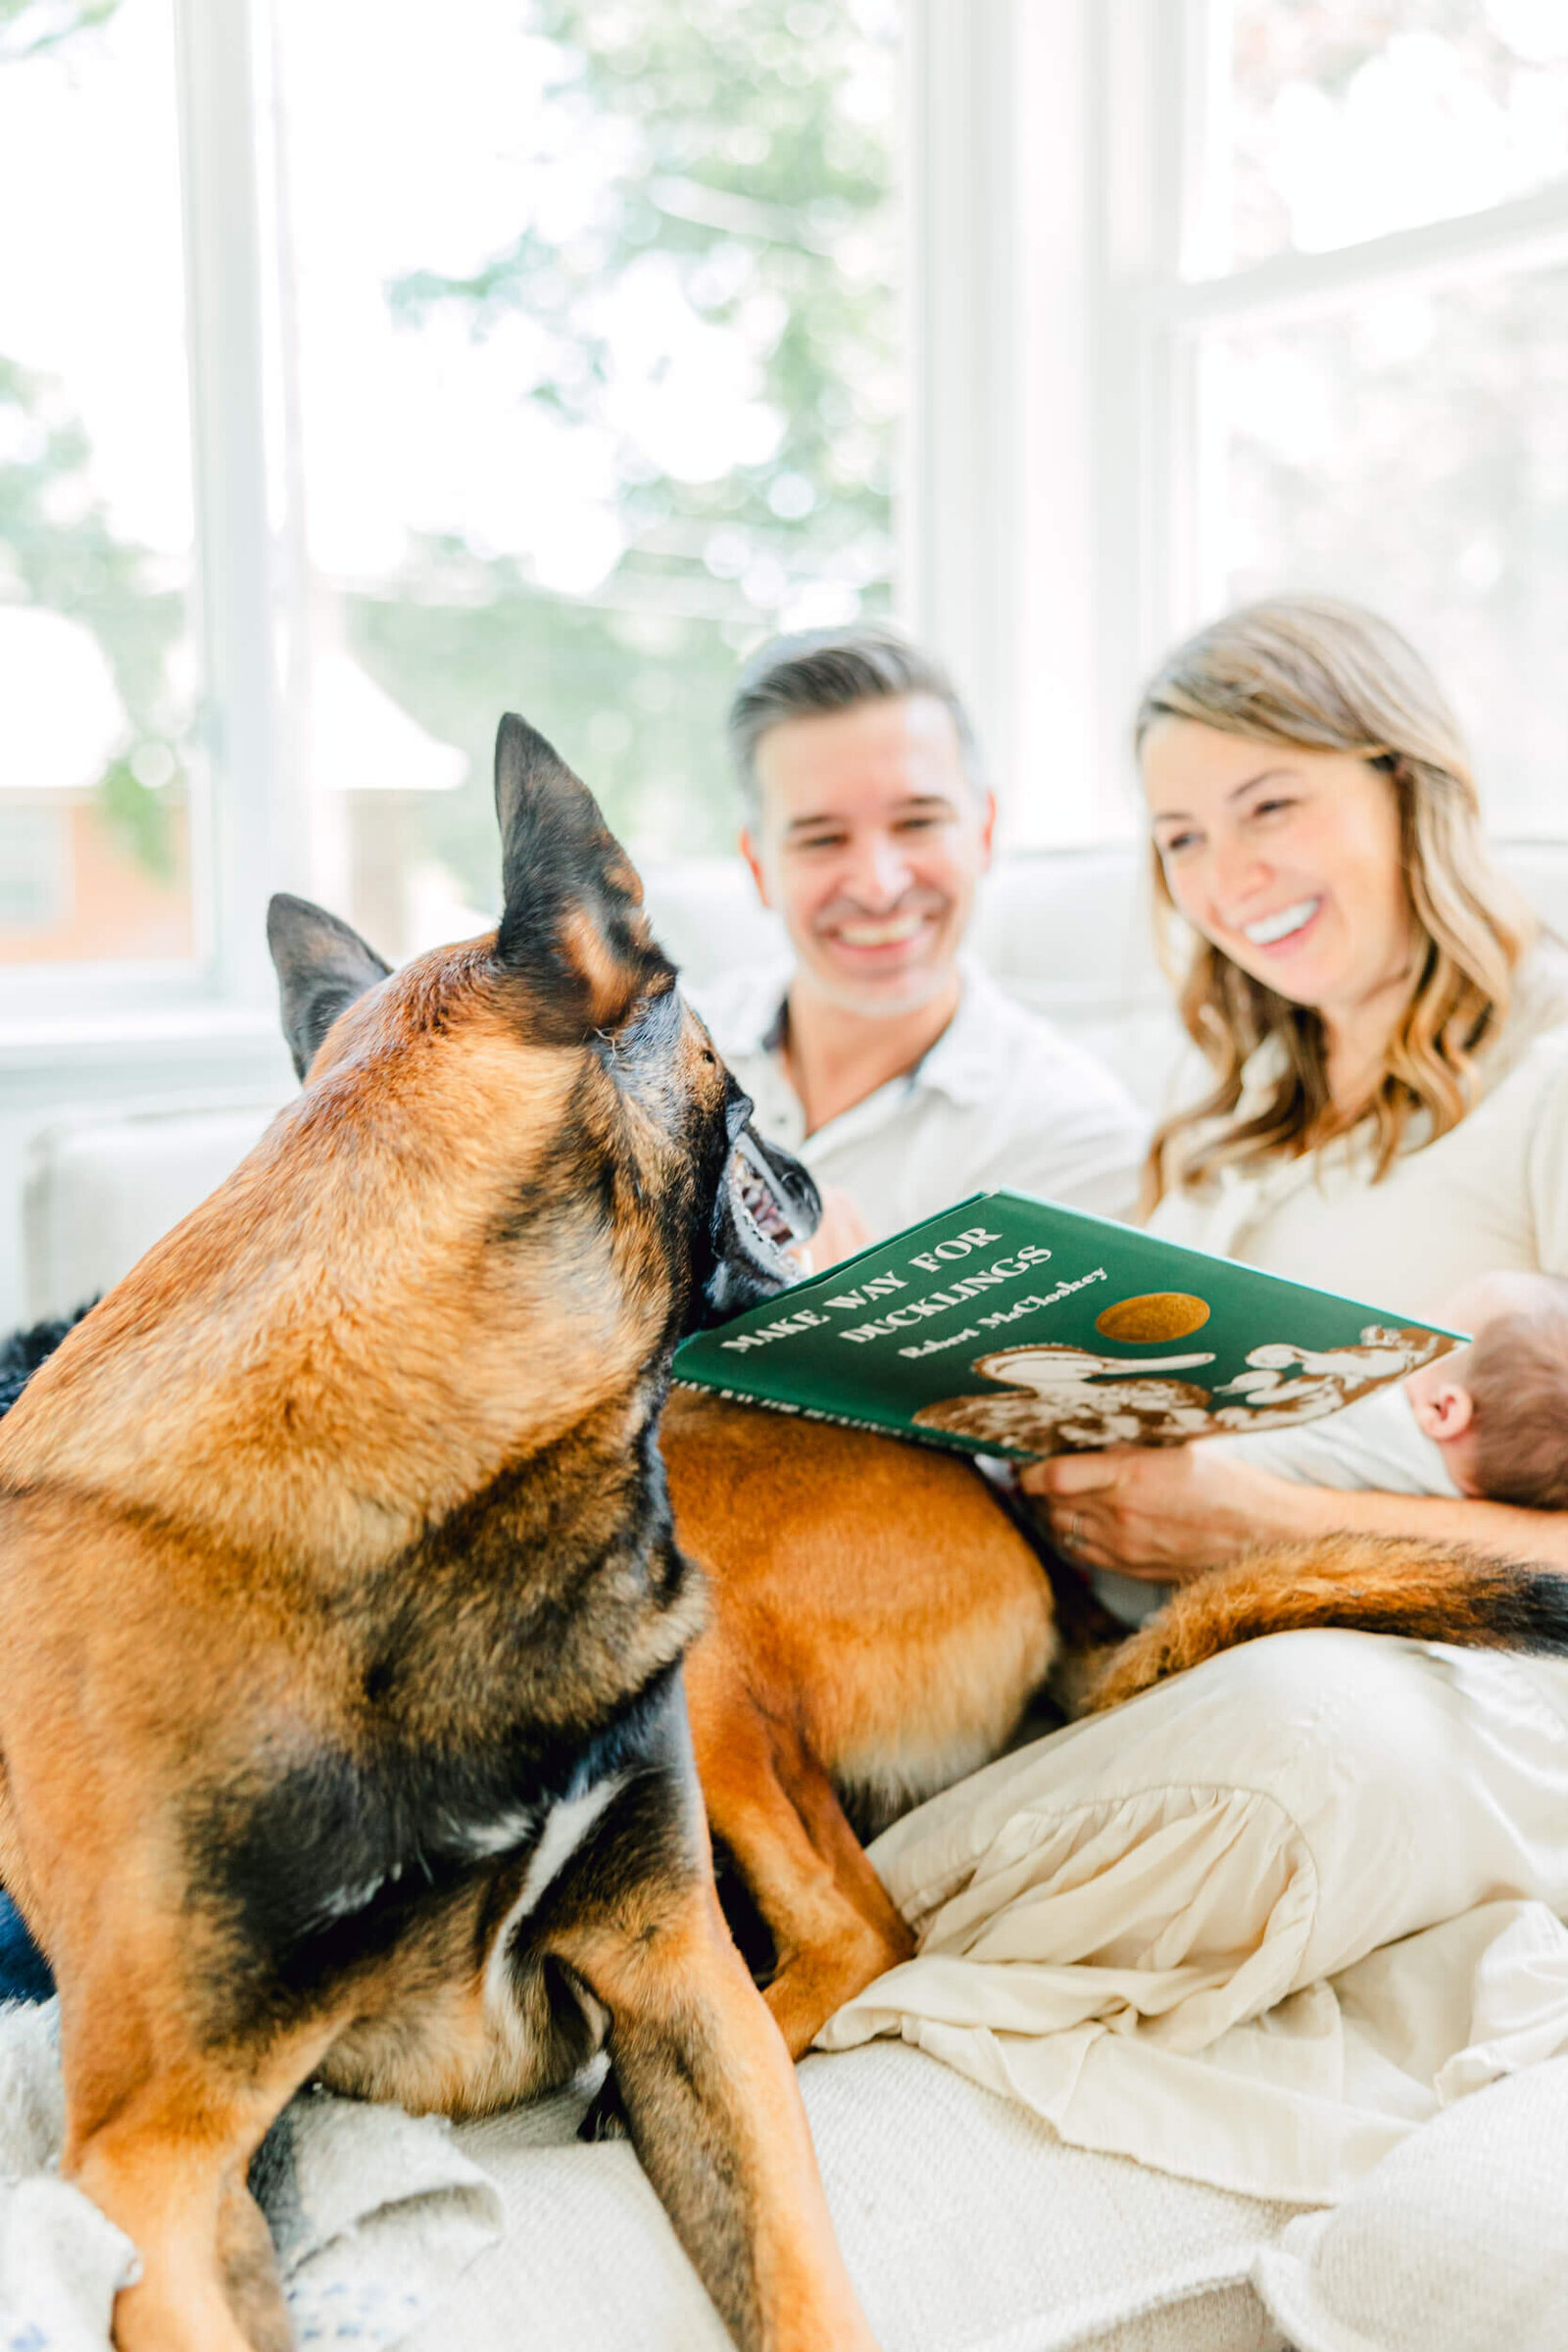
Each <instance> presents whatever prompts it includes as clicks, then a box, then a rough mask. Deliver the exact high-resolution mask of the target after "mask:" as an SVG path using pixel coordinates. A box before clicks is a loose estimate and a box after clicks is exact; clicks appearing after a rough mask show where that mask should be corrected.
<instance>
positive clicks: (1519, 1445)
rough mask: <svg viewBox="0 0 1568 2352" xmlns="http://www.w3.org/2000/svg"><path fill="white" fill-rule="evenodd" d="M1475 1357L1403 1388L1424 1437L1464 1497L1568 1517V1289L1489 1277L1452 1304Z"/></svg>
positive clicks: (1439, 1364)
mask: <svg viewBox="0 0 1568 2352" xmlns="http://www.w3.org/2000/svg"><path fill="white" fill-rule="evenodd" d="M1446 1317H1447V1320H1448V1321H1449V1322H1451V1323H1457V1324H1458V1325H1459V1327H1460V1329H1461V1330H1469V1331H1472V1332H1474V1334H1475V1337H1474V1339H1473V1340H1472V1341H1471V1342H1470V1345H1469V1347H1468V1348H1459V1349H1458V1350H1457V1351H1456V1352H1454V1353H1452V1354H1449V1355H1441V1356H1439V1357H1438V1359H1437V1361H1436V1362H1435V1363H1430V1364H1423V1365H1422V1367H1421V1369H1420V1371H1419V1372H1413V1373H1412V1374H1411V1375H1410V1378H1409V1379H1408V1380H1407V1381H1406V1382H1405V1384H1404V1393H1405V1395H1406V1396H1407V1397H1408V1398H1409V1400H1410V1410H1411V1411H1412V1412H1413V1413H1414V1415H1415V1417H1416V1422H1417V1425H1418V1426H1419V1428H1420V1429H1421V1430H1422V1432H1423V1433H1424V1435H1425V1436H1427V1437H1429V1438H1430V1439H1431V1440H1432V1441H1433V1443H1434V1445H1437V1446H1441V1447H1442V1448H1443V1455H1444V1460H1445V1461H1446V1465H1447V1470H1448V1476H1449V1477H1450V1478H1451V1479H1452V1480H1453V1483H1454V1485H1455V1486H1456V1487H1457V1488H1458V1490H1459V1492H1460V1494H1461V1495H1488V1496H1490V1498H1491V1499H1492V1500H1493V1501H1494V1502H1518V1503H1524V1504H1526V1505H1528V1506H1529V1507H1530V1508H1532V1509H1534V1510H1538V1511H1560V1510H1565V1509H1568V1282H1565V1281H1563V1280H1561V1279H1560V1278H1559V1277H1558V1276H1556V1275H1554V1274H1521V1273H1501V1274H1483V1275H1482V1276H1481V1277H1480V1279H1479V1280H1478V1281H1476V1282H1472V1283H1467V1284H1466V1285H1465V1287H1464V1289H1463V1290H1462V1291H1460V1292H1458V1293H1457V1294H1456V1295H1455V1296H1454V1297H1453V1298H1452V1299H1450V1300H1449V1301H1448V1305H1447V1309H1446Z"/></svg>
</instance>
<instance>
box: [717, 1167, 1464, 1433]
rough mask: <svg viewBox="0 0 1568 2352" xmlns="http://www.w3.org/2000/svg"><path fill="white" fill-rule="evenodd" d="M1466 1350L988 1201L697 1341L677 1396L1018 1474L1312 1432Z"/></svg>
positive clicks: (1417, 1326)
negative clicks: (740, 1404) (964, 1456)
mask: <svg viewBox="0 0 1568 2352" xmlns="http://www.w3.org/2000/svg"><path fill="white" fill-rule="evenodd" d="M1463 1337H1464V1335H1463V1334H1462V1333H1459V1332H1452V1331H1445V1330H1443V1329H1442V1328H1441V1327H1440V1326H1438V1325H1436V1324H1431V1323H1425V1322H1420V1321H1417V1320H1416V1319H1415V1318H1414V1317H1413V1316H1410V1315H1406V1314H1403V1313H1401V1312H1399V1311H1398V1310H1397V1309H1393V1308H1386V1307H1377V1306H1367V1305H1364V1304H1362V1303H1361V1302H1360V1301H1358V1300H1356V1299H1340V1298H1336V1297H1335V1296H1334V1295H1333V1293H1331V1292H1328V1291H1314V1290H1308V1289H1306V1288H1305V1287H1304V1286H1303V1285H1301V1284H1299V1283H1295V1282H1284V1281H1282V1280H1281V1279H1280V1277H1279V1276H1278V1275H1275V1274H1261V1273H1259V1272H1258V1271H1257V1269H1256V1268H1255V1267H1253V1266H1243V1265H1238V1264H1237V1263H1236V1261H1235V1260H1234V1259H1233V1258H1228V1257H1211V1256H1209V1255H1208V1253H1207V1252H1206V1251H1204V1250H1186V1249H1182V1248H1181V1247H1180V1246H1179V1245H1177V1244H1176V1243H1174V1242H1162V1241H1159V1240H1157V1239H1155V1237H1154V1236H1153V1235H1152V1234H1147V1233H1140V1232H1138V1231H1136V1230H1135V1229H1134V1228H1133V1227H1131V1226H1128V1225H1118V1224H1115V1223H1113V1222H1112V1221H1111V1220H1110V1219H1108V1218H1105V1217H1096V1216H1091V1215H1089V1214H1087V1213H1086V1212H1085V1211H1084V1210H1082V1209H1076V1208H1063V1207H1062V1206H1061V1205H1060V1204H1059V1203H1058V1202H1056V1201H1035V1200H1031V1199H1030V1198H1029V1196H1028V1195H1027V1194H1025V1193H1012V1192H994V1193H976V1194H975V1195H974V1197H973V1199H972V1200H968V1201H960V1202H959V1203H958V1205H957V1206H956V1208H950V1209H946V1210H944V1211H943V1213H942V1215H941V1216H939V1217H928V1218H927V1219H926V1220H925V1222H924V1223H923V1224H920V1225H911V1226H910V1227H909V1229H908V1231H907V1233H899V1234H895V1235H894V1236H893V1238H892V1240H891V1241H886V1242H879V1243H877V1244H876V1245H875V1247H874V1248H872V1249H870V1250H861V1251H860V1253H859V1254H858V1256H857V1257H852V1258H848V1259H846V1260H845V1262H844V1263H843V1264H842V1265H838V1266H835V1267H833V1268H832V1270H831V1272H829V1273H826V1274H818V1275H815V1276H813V1277H812V1278H811V1279H810V1280H809V1281H806V1282H802V1283H800V1284H798V1285H797V1286H796V1287H795V1288H794V1289H793V1290H790V1291H786V1292H784V1293H782V1294H781V1296H780V1297H779V1298H777V1299H769V1300H768V1301H767V1303H766V1304H765V1305H763V1306H756V1307H752V1308H751V1309H749V1310H748V1312H747V1313H745V1314H743V1315H737V1316H736V1317H735V1318H734V1320H733V1321H732V1322H729V1323H724V1324H720V1325H719V1326H718V1327H717V1328H716V1329H714V1330H712V1331H704V1332H699V1333H698V1334H697V1335H696V1337H695V1338H692V1339H689V1340H686V1341H684V1342H683V1343H682V1345H681V1346H680V1347H679V1348H677V1349H676V1351H675V1378H676V1379H677V1380H679V1381H683V1382H686V1383H688V1384H689V1385H691V1386H693V1387H697V1388H703V1389H716V1390H717V1391H718V1392H719V1393H720V1394H721V1395H722V1396H725V1397H736V1398H739V1399H741V1400H742V1401H744V1402H747V1403H756V1404H765V1405H771V1406H773V1407H775V1408H776V1409H778V1410H780V1411H784V1412H792V1413H804V1414H806V1415H808V1416H809V1417H810V1418H812V1419H816V1420H826V1421H839V1422H845V1423H848V1424H850V1425H851V1426H852V1427H857V1428H862V1429H877V1430H887V1431H891V1432H892V1433H894V1434H895V1435H897V1436H900V1437H906V1438H912V1439H915V1440H917V1441H918V1442H919V1443H921V1444H923V1445H927V1446H954V1447H956V1448H958V1449H959V1450H960V1451H963V1452H966V1453H999V1454H1015V1455H1018V1456H1020V1457H1023V1458H1028V1457H1032V1456H1034V1455H1038V1454H1045V1453H1061V1452H1069V1451H1073V1450H1081V1449H1086V1448H1092V1447H1095V1446H1181V1445H1185V1444H1186V1443H1187V1441H1188V1440H1189V1439H1191V1438H1201V1437H1214V1436H1218V1435H1220V1434H1221V1433H1222V1432H1223V1433H1225V1434H1229V1435H1234V1434H1237V1433H1240V1432H1245V1431H1248V1430H1258V1429H1280V1428H1284V1427H1287V1426H1289V1425H1291V1424H1293V1423H1295V1422H1299V1421H1315V1420H1318V1419H1320V1418H1321V1417H1322V1416H1323V1415H1324V1414H1325V1413H1332V1412H1337V1411H1338V1410H1339V1408H1340V1406H1341V1405H1344V1404H1349V1403H1351V1402H1353V1401H1354V1399H1355V1398H1356V1397H1365V1396H1368V1395H1370V1394H1371V1392H1372V1391H1373V1390H1374V1389H1381V1388H1383V1387H1385V1386H1386V1385H1387V1384H1388V1382H1390V1381H1392V1380H1402V1379H1403V1378H1404V1376H1405V1374H1406V1373H1408V1372H1413V1371H1414V1370H1415V1368H1416V1366H1417V1365H1418V1364H1424V1363H1428V1362H1430V1361H1431V1359H1432V1358H1433V1357H1434V1356H1438V1355H1443V1354H1446V1352H1447V1350H1448V1349H1449V1348H1454V1347H1457V1346H1458V1345H1459V1344H1460V1341H1461V1340H1462V1338H1463Z"/></svg>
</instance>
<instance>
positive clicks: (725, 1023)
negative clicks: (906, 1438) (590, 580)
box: [702, 625, 1148, 1265]
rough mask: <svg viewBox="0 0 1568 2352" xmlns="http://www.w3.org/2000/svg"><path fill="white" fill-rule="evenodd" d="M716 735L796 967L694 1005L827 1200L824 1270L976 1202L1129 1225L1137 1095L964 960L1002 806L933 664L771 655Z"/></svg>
mask: <svg viewBox="0 0 1568 2352" xmlns="http://www.w3.org/2000/svg"><path fill="white" fill-rule="evenodd" d="M729 733H730V743H731V748H732V750H733V753H734V757H735V763H736V768H737V772H738V775H739V779H740V785H741V791H742V795H743V798H744V802H745V811H746V821H745V826H744V829H743V831H742V833H741V836H740V847H741V854H742V856H743V857H744V858H745V859H746V861H747V863H748V865H749V866H750V867H751V870H752V874H753V877H754V879H755V881H756V883H757V888H758V892H759V895H760V898H761V900H762V903H763V905H764V906H766V907H774V908H776V909H777V911H778V913H779V914H780V916H781V917H782V919H783V923H784V928H785V930H786V932H787V934H788V936H789V943H790V947H791V950H792V952H793V968H790V969H788V970H784V971H780V970H778V969H773V970H770V971H764V972H754V973H745V974H739V975H736V976H735V978H734V979H733V980H732V981H731V982H729V983H728V984H727V985H725V986H724V987H722V988H720V989H717V990H714V991H712V992H711V993H710V994H709V995H708V996H707V998H706V999H705V1000H704V1001H703V1005H702V1009H703V1010H704V1012H705V1014H707V1016H708V1018H709V1022H710V1025H711V1028H712V1031H713V1035H714V1038H715V1041H716V1043H717V1045H718V1047H719V1050H720V1052H721V1053H722V1054H724V1056H725V1058H726V1059H727V1060H728V1062H729V1063H730V1066H731V1068H732V1069H733V1070H734V1072H735V1074H736V1077H737V1078H738V1079H739V1081H740V1083H741V1085H742V1086H744V1087H745V1089H746V1091H747V1093H748V1094H749V1095H751V1096H752V1098H753V1100H754V1101H755V1103H756V1104H757V1124H758V1126H759V1127H760V1130H761V1132H762V1133H763V1134H764V1135H767V1136H770V1137H773V1138H776V1139H777V1140H778V1141H779V1142H781V1143H786V1144H788V1146H789V1148H790V1150H792V1151H793V1152H798V1153H799V1154H800V1156H801V1157H802V1158H803V1159H804V1160H805V1161H806V1162H807V1164H808V1166H809V1168H810V1169H811V1172H812V1174H813V1175H814V1176H815V1177H816V1179H817V1181H818V1183H819V1184H822V1185H824V1186H825V1187H826V1188H828V1201H827V1213H826V1215H825V1217H824V1221H823V1228H822V1232H821V1234H820V1235H819V1237H818V1244H817V1249H816V1252H815V1254H816V1260H817V1263H818V1264H819V1265H820V1264H825V1263H827V1262H829V1261H830V1260H831V1259H832V1258H833V1257H837V1256H843V1255H845V1254H847V1252H848V1251H849V1250H853V1249H856V1248H858V1247H859V1246H860V1245H861V1244H862V1243H863V1242H868V1241H875V1240H880V1239H881V1237H882V1236H883V1235H884V1234H887V1233H892V1232H896V1231H897V1230H898V1228H899V1227H900V1226H903V1225H907V1224H910V1223H912V1222H913V1221H914V1220H915V1219H917V1218H919V1217H923V1216H930V1215H933V1214H934V1213H935V1212H936V1211H937V1210H938V1209H942V1208H946V1207H948V1206H950V1205H951V1204H952V1203H953V1202H954V1201H959V1200H961V1199H962V1198H963V1197H964V1195H965V1194H967V1193H972V1192H976V1191H978V1190H980V1189H981V1188H982V1187H984V1186H987V1185H997V1184H1010V1185H1015V1186H1017V1187H1018V1188H1019V1189H1020V1190H1022V1191H1024V1192H1034V1193H1045V1194H1049V1195H1051V1196H1052V1197H1053V1198H1054V1199H1056V1200H1061V1201H1072V1202H1074V1203H1075V1204H1077V1205H1078V1206H1081V1207H1092V1208H1096V1209H1100V1210H1102V1211H1103V1212H1104V1213H1106V1214H1111V1215H1116V1214H1120V1213H1123V1212H1124V1211H1126V1210H1127V1209H1129V1208H1130V1207H1131V1205H1132V1202H1133V1199H1134V1196H1135V1194H1136V1191H1137V1184H1138V1172H1139V1169H1140V1166H1141V1164H1142V1160H1143V1154H1144V1151H1145V1149H1146V1146H1147V1142H1148V1131H1147V1123H1146V1121H1145V1120H1144V1118H1143V1116H1142V1114H1141V1113H1140V1111H1139V1110H1138V1109H1137V1107H1136V1106H1135V1104H1134V1103H1133V1102H1132V1100H1131V1098H1130V1097H1129V1096H1128V1095H1127V1094H1126V1093H1125V1091H1124V1090H1123V1089H1122V1087H1121V1086H1120V1085H1119V1084H1118V1083H1117V1081H1116V1080H1115V1079H1114V1078H1113V1077H1112V1076H1111V1075H1110V1073H1109V1072H1108V1071H1107V1070H1106V1069H1105V1068H1104V1067H1103V1065H1102V1064H1101V1063H1100V1062H1098V1061H1097V1060H1095V1059H1094V1057H1093V1056H1092V1055H1090V1054H1086V1053H1085V1052H1083V1050H1082V1049H1081V1048H1079V1047H1077V1046H1073V1045H1070V1044H1069V1043H1068V1042H1067V1040H1066V1039H1065V1038H1063V1037H1061V1036H1059V1035H1058V1034H1057V1032H1056V1031H1055V1030H1054V1029H1053V1028H1052V1027H1051V1025H1050V1024H1049V1023H1048V1022H1046V1021H1043V1020H1041V1019H1040V1018H1039V1017H1038V1016H1037V1015H1035V1014H1033V1013H1031V1012H1028V1011H1026V1010H1025V1008H1024V1007H1023V1006H1022V1005H1018V1004H1016V1003H1015V1002H1014V1001H1013V1000H1012V999H1011V998H1010V997H1007V996H1005V995H1004V994H1003V992H1002V991H1001V990H1000V989H999V988H998V987H997V986H996V985H995V983H994V982H993V981H991V980H989V979H988V978H987V976H986V974H985V973H984V971H983V970H982V969H981V968H980V966H979V964H978V963H976V962H974V961H972V960H970V959H969V958H968V957H966V956H961V955H960V950H961V948H962V945H963V941H964V936H965V933H966V932H967V930H968V928H969V923H970V918H971V916H972V914H973V912H974V906H975V892H976V888H977V886H978V884H979V881H980V878H981V876H982V875H983V874H984V872H985V870H986V868H987V866H988V865H989V864H990V862H991V841H992V833H993V829H994V826H995V822H996V802H995V799H994V798H993V796H992V794H991V793H990V792H989V791H988V790H987V788H986V786H985V783H984V781H983V779H982V777H981V774H980V769H979V757H978V753H977V751H976V747H975V741H974V735H973V731H972V729H971V728H970V725H969V721H968V718H967V716H966V715H965V712H964V710H963V707H962V705H961V704H960V703H959V701H958V698H957V696H956V693H955V691H954V689H953V686H952V684H951V682H950V680H949V679H948V677H947V676H946V674H945V673H944V672H943V670H942V669H941V668H940V667H939V666H938V664H937V663H936V662H933V661H931V660H930V659H929V658H928V657H927V656H925V655H923V654H922V653H920V652H919V651H918V650H917V649H916V648H915V647H913V646H911V645H909V644H908V643H907V641H906V640H905V639H903V638H902V637H900V636H898V635H896V634H895V633H894V632H893V631H892V630H890V629H887V628H885V627H881V626H875V625H866V626H859V627H856V628H852V629H842V630H837V629H836V630H826V629H819V630H813V631H810V632H808V633H806V634H803V635H800V636H795V637H783V638H779V639H777V640H776V641H775V642H774V643H773V644H771V645H768V646H765V647H764V648H763V649H762V651H761V652H760V653H759V654H757V655H755V656H754V657H753V659H752V660H751V662H749V663H748V664H747V666H746V668H745V670H744V671H743V673H742V675H741V679H740V682H739V685H738V687H737V689H736V693H735V697H734V701H733V703H732V704H731V707H730V715H729Z"/></svg>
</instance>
